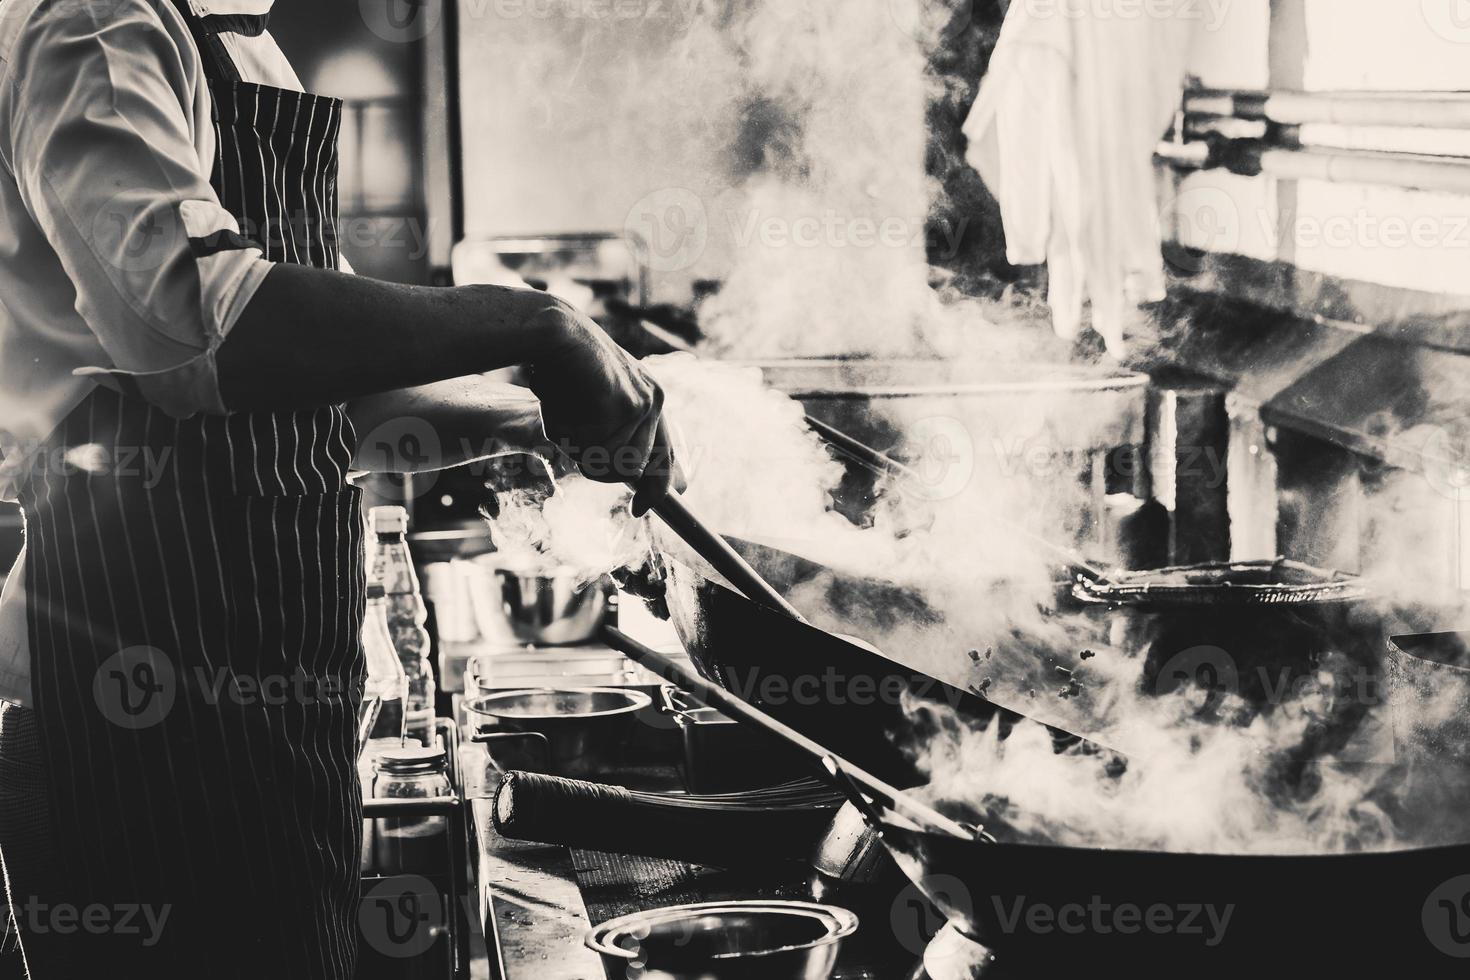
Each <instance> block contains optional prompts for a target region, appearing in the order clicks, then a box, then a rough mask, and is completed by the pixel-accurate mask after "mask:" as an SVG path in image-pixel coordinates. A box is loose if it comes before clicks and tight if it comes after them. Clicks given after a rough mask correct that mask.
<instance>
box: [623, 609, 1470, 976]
mask: <svg viewBox="0 0 1470 980" xmlns="http://www.w3.org/2000/svg"><path fill="white" fill-rule="evenodd" d="M604 632H605V634H606V636H607V638H608V641H609V643H611V644H612V645H613V646H614V647H615V648H617V649H620V650H622V651H623V652H625V653H626V654H627V655H628V656H630V657H632V658H633V659H635V660H637V661H638V662H639V663H640V664H642V665H643V666H644V667H646V668H648V669H650V670H652V671H653V672H655V673H657V674H659V675H660V676H662V677H664V678H665V679H666V680H669V681H670V682H671V683H676V684H679V685H680V686H683V687H687V688H689V689H691V690H694V691H697V692H699V694H700V696H701V697H702V698H704V699H706V700H708V701H710V702H711V703H713V704H716V705H717V706H719V707H720V709H721V710H722V711H725V712H726V713H728V714H730V715H731V716H732V717H735V718H736V719H737V720H739V721H741V722H742V723H745V724H749V725H753V726H755V727H758V728H760V729H762V730H764V731H767V732H769V733H771V734H773V735H776V736H777V737H780V738H782V739H784V740H786V741H787V742H788V744H789V745H790V746H791V747H792V749H793V750H794V751H797V752H800V753H803V754H805V755H806V756H808V757H809V758H812V759H816V758H820V760H821V764H822V768H823V769H825V771H826V772H827V774H828V778H829V779H830V780H831V781H832V782H833V784H834V785H836V786H837V787H838V788H840V789H842V790H843V791H844V792H845V794H846V795H847V797H848V799H849V801H850V802H851V803H852V804H853V805H854V806H855V807H857V808H858V810H859V811H860V812H861V813H862V814H863V816H864V817H865V819H866V820H867V821H868V823H869V825H870V826H871V827H873V828H874V830H875V832H876V833H877V835H878V836H879V838H880V840H882V842H883V844H884V846H885V847H886V848H887V849H888V850H889V852H890V853H891V854H892V855H893V856H894V858H895V860H896V861H897V863H898V864H899V866H900V867H901V868H902V869H903V871H904V872H905V874H907V875H908V876H909V878H910V879H911V880H912V881H913V883H914V885H915V886H916V887H917V888H918V890H919V891H920V892H921V893H922V894H923V895H925V896H926V897H927V898H928V899H929V901H930V902H932V903H933V904H934V906H935V907H937V908H938V910H939V911H940V912H941V913H942V914H943V915H944V916H945V917H946V918H947V919H948V920H949V922H950V925H951V927H952V929H953V930H955V931H957V932H958V933H961V934H963V935H964V936H966V937H967V938H969V939H971V940H973V941H975V942H977V943H980V944H982V945H984V946H986V947H988V948H989V949H990V950H991V952H992V953H993V955H994V962H993V964H992V967H993V968H992V969H989V970H987V972H986V974H985V976H986V977H987V978H991V980H1051V978H1054V977H1074V976H1075V977H1082V976H1094V975H1098V974H1100V973H1101V974H1102V975H1118V976H1126V977H1129V978H1134V980H1155V978H1157V980H1165V978H1168V980H1176V978H1180V977H1188V978H1192V980H1193V978H1206V980H1212V978H1215V977H1219V978H1222V980H1224V978H1232V980H1240V978H1243V977H1247V976H1249V977H1260V978H1264V980H1277V978H1296V977H1302V976H1311V977H1333V976H1341V977H1344V978H1353V980H1357V978H1360V977H1362V978H1368V977H1378V976H1381V977H1413V978H1415V980H1435V978H1439V977H1445V978H1448V977H1463V976H1464V974H1465V965H1466V960H1467V959H1470V845H1463V844H1461V845H1453V846H1443V847H1426V848H1412V849H1402V850H1395V851H1382V852H1371V853H1370V852H1364V853H1351V854H1284V855H1275V854H1273V855H1233V854H1194V853H1183V852H1162V851H1158V852H1146V851H1134V850H1124V849H1103V848H1092V847H1067V846H1057V845H1051V844H1045V843H1037V842H1035V841H1033V840H1026V841H1025V842H1021V838H1020V837H1019V835H1016V834H1015V833H1014V832H1013V831H1011V830H1010V829H1009V828H1006V827H1005V826H1004V825H1002V824H999V823H996V822H994V821H987V823H986V825H985V828H984V829H983V830H981V829H978V828H976V827H975V826H974V825H972V824H966V823H962V822H960V821H959V820H956V819H955V816H954V815H952V814H942V813H936V812H934V811H933V809H932V808H930V807H928V806H927V805H926V804H924V803H922V802H919V801H917V800H915V799H914V798H912V796H910V794H907V793H904V792H903V791H901V790H899V789H896V788H894V787H893V786H890V785H885V784H884V783H882V782H881V781H880V780H878V779H875V778H874V777H873V776H872V774H870V773H866V772H863V771H862V770H861V768H860V767H857V766H853V765H852V764H851V763H850V762H849V761H848V760H845V759H841V758H839V757H838V756H837V755H836V754H835V753H833V752H832V751H831V750H830V748H829V747H827V746H823V745H821V744H818V743H816V742H815V741H814V740H812V739H810V738H809V737H808V738H803V736H802V735H800V734H798V733H796V732H793V731H791V730H790V727H789V726H783V725H781V724H780V723H779V722H778V721H777V720H774V719H772V718H771V717H770V715H769V714H768V713H766V712H763V711H761V710H760V709H759V708H756V707H753V706H751V705H748V704H745V703H743V702H741V701H740V699H739V698H738V697H737V696H735V695H732V694H729V693H726V692H722V691H720V690H719V689H718V688H717V687H716V686H715V685H713V684H711V683H709V682H706V681H703V680H701V679H699V678H697V677H694V676H692V675H690V674H689V672H688V669H687V668H685V667H682V666H680V665H678V664H677V663H675V662H674V661H672V660H670V659H668V658H666V657H664V656H662V655H661V654H659V653H657V652H656V651H653V650H650V649H649V648H647V647H644V646H642V645H641V644H638V643H637V642H636V641H632V640H630V639H629V638H628V637H626V636H623V635H621V634H619V633H617V631H615V630H611V629H609V630H605V631H604ZM965 816H969V815H965ZM915 820H921V821H922V824H920V823H915V822H913V821H915ZM925 828H927V829H925ZM908 914H913V915H915V916H917V917H919V918H920V922H919V923H918V928H917V929H913V930H912V931H913V932H914V933H915V934H923V933H925V932H927V931H928V930H927V929H925V928H924V926H925V925H926V924H927V916H926V915H925V909H924V908H923V907H922V906H909V905H907V904H906V903H904V902H903V901H896V902H895V903H894V906H893V910H892V919H891V923H892V925H893V926H894V927H895V928H907V924H906V923H904V922H902V920H901V917H902V916H904V915H908Z"/></svg>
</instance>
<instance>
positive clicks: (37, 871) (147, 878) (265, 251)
mask: <svg viewBox="0 0 1470 980" xmlns="http://www.w3.org/2000/svg"><path fill="white" fill-rule="evenodd" d="M269 8H270V2H269V0H105V2H103V0H0V161H3V165H4V172H3V174H0V454H3V458H0V496H3V497H5V498H6V499H13V500H18V501H19V502H20V505H21V507H22V509H23V511H24V514H25V526H26V545H25V551H24V553H23V555H22V557H21V560H20V562H19V564H18V565H17V567H16V568H15V569H14V571H13V572H12V573H11V574H10V576H9V578H8V579H7V580H6V583H5V592H4V598H3V603H0V700H3V701H4V702H6V707H5V709H4V711H3V714H0V856H3V859H4V866H5V872H6V879H7V882H8V888H9V901H10V907H11V909H12V913H13V915H14V918H15V920H16V922H17V924H18V926H19V929H20V935H21V940H22V944H23V948H24V953H25V957H26V961H27V964H28V966H29V969H30V970H31V972H32V975H33V976H34V977H36V978H38V980H52V978H57V980H62V978H74V977H92V976H99V977H100V976H116V977H126V978H144V977H146V978H155V980H156V978H172V977H185V976H187V977H204V976H208V977H242V978H243V977H249V978H252V980H258V978H270V980H285V978H292V977H302V978H314V980H322V978H347V977H350V976H351V975H352V972H353V963H354V958H355V953H356V946H357V941H358V926H357V901H358V890H359V885H358V880H357V878H358V873H357V868H358V847H359V833H360V827H361V810H360V797H359V787H358V785H357V781H356V776H355V772H356V770H355V765H354V758H355V752H354V732H355V721H356V706H357V702H356V697H355V692H354V682H355V681H356V680H357V679H358V678H359V677H360V672H361V670H362V657H361V652H360V646H359V639H358V637H359V627H360V623H361V620H362V615H363V600H364V582H363V580H364V571H363V549H362V540H361V535H362V531H361V519H360V514H359V491H358V490H357V489H356V488H355V487H353V486H352V485H350V484H349V483H348V482H347V476H348V474H349V472H351V471H353V470H354V469H355V468H356V467H357V466H358V465H359V463H360V461H356V460H355V455H356V450H357V447H358V434H359V433H364V432H367V431H370V430H372V429H373V428H375V427H377V426H379V425H381V424H385V423H386V422H388V421H389V420H392V419H395V418H398V417H402V416H405V415H412V416H413V417H414V418H417V419H423V420H425V421H427V422H429V423H430V424H432V425H434V426H435V428H436V430H437V433H438V435H439V437H440V442H441V444H442V445H444V446H454V445H461V444H463V445H474V446H484V445H486V444H487V441H488V442H489V443H492V444H493V443H494V442H495V441H496V440H500V441H502V442H515V441H517V440H529V439H532V438H540V437H542V433H541V429H542V424H543V420H544V426H545V430H546V435H549V436H550V437H551V438H552V439H553V440H555V441H556V442H557V443H559V444H560V445H562V446H563V447H564V448H566V450H567V451H568V452H569V454H570V455H571V456H572V457H573V459H575V460H578V461H579V462H580V463H581V464H582V466H583V470H584V472H586V473H587V475H588V476H590V477H592V478H594V479H598V480H603V481H607V482H613V481H625V482H629V483H632V484H633V485H634V486H635V487H636V489H637V495H636V496H635V498H634V509H635V511H641V510H642V509H645V508H646V506H647V504H648V503H649V501H651V500H653V499H655V498H656V497H657V495H659V494H661V493H663V492H665V491H666V489H667V488H668V486H669V484H670V482H671V480H672V479H673V478H672V477H671V476H670V471H671V470H672V469H673V468H674V467H673V465H672V460H671V458H670V456H669V453H668V451H667V441H666V439H665V436H664V428H663V424H662V420H661V405H662V395H661V393H660V391H659V388H658V387H657V385H656V384H654V383H653V382H652V381H651V380H650V379H649V378H648V377H647V376H646V375H645V374H644V373H643V372H642V371H641V370H640V369H639V368H638V366H637V365H636V364H635V363H634V362H633V361H631V360H630V359H629V358H628V357H626V356H624V355H623V354H622V352H620V351H619V350H618V349H617V348H616V347H615V346H614V345H613V344H612V343H611V341H610V340H609V339H608V338H607V336H606V335H605V334H603V333H602V332H601V331H600V330H599V328H598V327H597V326H596V325H595V324H594V323H592V322H590V321H589V320H588V319H587V318H586V317H584V316H582V315H580V314H579V313H577V312H576V311H575V310H573V309H571V308H569V307H568V306H567V305H565V304H563V303H561V302H559V301H557V300H555V299H553V298H551V297H549V296H547V295H545V294H544V293H541V292H537V291H534V290H524V289H522V290H518V289H506V288H499V287H489V286H484V287H476V286H467V287H460V288H454V289H425V288H412V287H406V286H398V285H391V284H387V283H382V282H374V281H370V280H367V279H362V278H355V277H352V276H350V275H346V274H344V273H343V271H342V269H343V262H342V259H341V256H340V255H339V253H338V248H337V238H336V231H337V214H336V190H337V160H338V153H337V142H336V141H337V135H338V131H339V128H340V126H341V121H342V104H341V103H340V102H339V101H338V100H336V99H334V98H331V97H328V96H325V95H315V94H310V93H306V92H303V91H301V86H300V85H299V84H298V82H297V80H296V77H295V75H294V74H293V73H292V71H291V69H290V67H289V66H288V65H287V63H286V61H285V59H284V58H283V56H282V55H281V53H280V51H279V49H278V48H277V47H276V46H275V44H274V42H273V41H272V40H271V38H270V36H269V34H268V33H266V21H267V17H268V14H269ZM513 364H519V365H525V366H527V367H528V371H529V376H530V377H531V379H532V381H531V388H532V391H533V392H534V394H535V396H537V398H539V405H538V404H537V403H536V401H535V400H530V401H527V400H521V401H516V400H514V399H507V398H506V395H505V389H504V388H497V387H494V386H492V385H490V384H489V383H487V382H484V381H482V380H480V379H479V378H477V377H476V375H478V374H479V373H481V372H487V371H490V370H492V369H495V368H499V367H503V366H507V365H513ZM365 449H366V447H365ZM364 455H365V456H367V457H368V458H369V461H376V462H381V461H382V456H381V453H379V452H376V451H374V452H371V453H365V454H364ZM450 462H453V460H448V459H438V460H434V461H432V463H434V464H436V465H444V464H447V463H450Z"/></svg>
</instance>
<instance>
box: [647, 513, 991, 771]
mask: <svg viewBox="0 0 1470 980" xmlns="http://www.w3.org/2000/svg"><path fill="white" fill-rule="evenodd" d="M726 540H727V541H729V543H730V544H731V545H732V546H733V547H734V548H735V550H736V551H737V552H739V553H740V555H741V556H742V557H743V558H745V560H746V561H748V562H750V563H751V565H752V566H753V567H754V568H755V569H756V570H757V571H759V572H760V573H761V575H762V576H763V577H764V578H765V579H766V580H767V581H768V582H770V583H771V585H772V586H774V587H775V589H776V591H778V592H781V593H783V594H785V595H787V596H793V595H797V594H798V593H800V592H801V587H802V586H805V585H808V584H809V583H821V584H822V585H824V586H825V587H826V588H825V594H826V595H827V596H829V597H838V598H839V601H840V600H841V599H842V598H843V597H845V599H846V601H848V602H850V603H852V604H854V605H855V606H858V605H860V606H861V607H862V609H861V610H857V609H854V610H851V611H852V612H854V613H855V614H856V613H861V615H868V616H872V615H878V616H884V617H894V618H895V619H896V618H898V617H909V618H912V620H913V621H916V622H920V623H923V622H926V621H932V622H937V617H936V614H935V613H934V612H933V611H932V610H930V609H928V608H927V607H926V606H925V605H924V603H923V600H922V599H920V598H919V597H918V596H916V595H914V594H912V593H909V592H907V591H905V590H903V589H901V588H899V587H898V586H895V585H892V584H890V583H883V582H877V581H873V580H867V579H859V578H856V577H854V576H848V575H844V574H842V573H840V572H836V571H834V570H832V569H829V568H826V567H825V566H822V565H820V564H818V563H816V562H812V561H809V560H808V559H805V558H802V557H800V556H798V555H794V554H792V553H790V552H786V551H782V550H780V549H778V548H773V547H769V546H766V545H760V544H756V543H754V542H750V541H743V540H741V539H739V538H732V537H727V538H726ZM660 546H661V548H663V550H664V554H665V558H666V559H667V562H666V564H667V569H666V571H667V593H666V596H667V601H668V605H669V612H670V617H671V619H672V621H673V624H674V627H675V629H676V631H677V632H678V634H679V639H680V641H681V642H682V643H683V645H684V649H685V651H686V652H687V653H688V654H689V658H690V660H691V661H693V663H694V665H695V667H696V669H698V671H699V672H700V674H702V675H703V676H704V677H706V678H707V679H709V680H711V681H713V682H715V683H716V684H718V685H719V686H721V687H723V688H724V689H725V690H727V691H730V692H731V693H733V694H735V695H737V696H738V697H739V698H740V699H741V700H743V701H746V702H748V703H750V704H752V705H755V706H757V707H759V708H760V709H761V710H763V711H765V712H767V713H768V714H770V715H771V716H772V717H774V718H776V719H777V720H779V721H781V722H783V723H785V724H788V725H790V726H791V727H792V728H794V729H796V730H797V731H799V732H801V733H802V734H804V735H807V736H809V737H811V738H813V739H816V740H817V741H819V742H822V743H823V744H825V745H827V746H829V747H830V748H832V749H833V750H834V751H835V752H837V753H838V754H839V755H841V756H843V757H844V758H847V759H850V760H852V761H854V762H857V763H859V764H860V765H862V766H864V767H865V768H867V769H869V770H871V771H872V772H874V773H876V774H877V775H879V776H881V777H882V778H884V779H886V780H888V781H889V782H892V783H895V784H897V785H900V786H913V785H916V784H918V783H919V782H921V781H922V777H921V776H920V775H919V773H918V771H917V769H916V768H915V767H914V765H913V763H912V761H911V760H910V759H908V758H907V757H906V756H905V754H904V753H903V752H902V751H901V750H900V749H899V748H898V747H897V746H896V745H895V742H894V739H893V738H892V735H893V734H894V733H895V732H897V731H900V730H902V729H903V727H904V726H906V725H907V724H908V722H907V717H906V714H905V712H904V710H903V707H902V702H903V698H904V697H905V696H910V697H917V698H921V699H931V700H938V701H943V702H944V703H947V704H949V705H951V706H953V707H955V708H956V709H958V710H960V711H962V712H966V713H970V714H973V715H977V716H982V717H988V716H989V715H991V714H993V713H995V711H996V708H995V707H994V706H993V705H991V704H989V703H988V702H986V701H985V700H984V699H982V698H979V697H977V696H975V695H974V694H972V693H969V692H966V691H963V690H960V689H958V688H956V687H953V686H951V685H948V684H945V683H943V682H942V681H940V680H937V679H936V678H934V677H933V676H932V675H931V674H929V673H927V672H925V671H923V670H920V669H917V668H914V667H909V666H906V665H904V664H902V663H899V662H898V661H895V660H892V659H890V658H888V657H887V656H885V655H883V654H882V653H879V652H878V651H877V650H876V649H875V648H873V647H871V646H869V645H866V644H863V643H861V642H857V641H855V640H854V639H852V638H848V637H845V636H841V635H838V634H835V633H832V632H828V631H827V630H825V629H822V628H820V624H819V625H809V624H807V623H803V622H799V621H797V620H794V619H791V618H790V617H788V616H785V615H783V614H782V613H780V612H777V611H775V610H772V609H769V608H767V607H766V606H764V605H761V604H759V603H756V602H753V601H751V600H749V599H747V598H746V597H745V596H743V595H741V594H740V593H739V592H737V591H735V590H734V589H732V588H730V587H728V586H727V585H726V584H725V583H724V580H723V579H722V578H721V577H720V576H719V575H718V573H716V572H714V570H713V569H711V568H710V567H709V566H707V565H705V564H704V563H703V562H702V561H701V560H700V559H698V558H697V557H696V556H694V555H692V554H690V553H689V552H687V550H685V549H681V548H680V547H679V546H678V543H677V542H662V541H661V542H660ZM797 604H798V605H800V602H799V601H798V603H797ZM803 611H804V612H805V611H806V610H803ZM842 611H843V610H842V609H841V607H840V606H839V608H838V610H837V612H838V613H839V614H840V613H841V612H842ZM861 615H859V616H858V618H861ZM844 618H845V617H844ZM961 656H963V654H962V653H961Z"/></svg>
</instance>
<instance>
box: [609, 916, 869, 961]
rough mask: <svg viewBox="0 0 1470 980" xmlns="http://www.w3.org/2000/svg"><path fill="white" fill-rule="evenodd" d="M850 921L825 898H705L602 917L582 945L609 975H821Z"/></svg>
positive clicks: (852, 926) (851, 928)
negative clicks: (816, 901) (825, 902)
mask: <svg viewBox="0 0 1470 980" xmlns="http://www.w3.org/2000/svg"><path fill="white" fill-rule="evenodd" d="M857 926H858V920H857V916H855V915H853V914H852V913H851V912H849V911H847V910H846V909H841V908H837V907H835V906H830V905H816V904H813V903H810V902H776V901H771V902H767V901H754V902H707V903H703V904H699V905H679V906H674V907H671V908H664V909H654V910H652V911H648V912H635V913H633V914H632V915H625V916H622V917H621V918H617V919H613V920H611V921H608V922H604V923H603V924H602V925H600V926H597V927H596V928H594V929H593V930H592V931H591V932H589V933H588V934H587V946H588V947H589V948H590V949H592V950H593V951H595V952H596V953H597V954H598V955H599V956H601V957H602V961H603V964H604V966H605V967H606V969H607V974H608V976H609V977H612V978H615V980H622V978H629V980H631V978H634V977H637V978H640V980H686V978H687V980H696V978H698V980H745V978H751V980H756V978H759V980H826V978H828V977H830V976H832V971H833V970H834V969H835V967H836V965H837V953H838V951H839V949H840V947H841V945H842V941H843V940H844V939H846V938H847V937H848V936H851V935H852V934H853V933H854V932H856V931H857Z"/></svg>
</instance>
